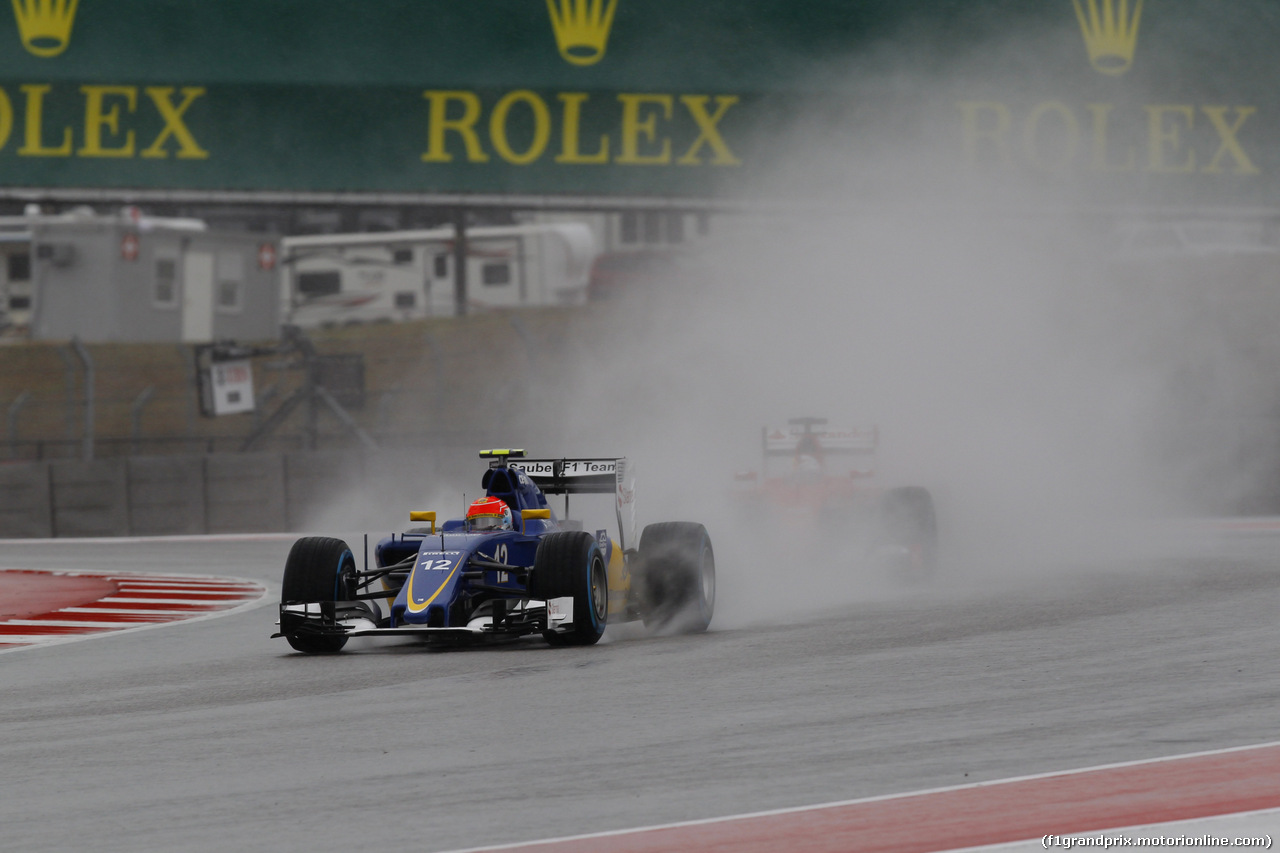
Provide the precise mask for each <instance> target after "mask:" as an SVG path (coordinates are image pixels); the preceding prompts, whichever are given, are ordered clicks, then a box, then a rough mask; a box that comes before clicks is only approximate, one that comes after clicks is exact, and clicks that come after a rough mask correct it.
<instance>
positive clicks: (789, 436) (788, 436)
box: [761, 418, 880, 457]
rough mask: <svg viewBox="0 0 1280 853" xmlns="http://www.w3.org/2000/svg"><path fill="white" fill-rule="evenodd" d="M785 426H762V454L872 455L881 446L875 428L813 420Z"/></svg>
mask: <svg viewBox="0 0 1280 853" xmlns="http://www.w3.org/2000/svg"><path fill="white" fill-rule="evenodd" d="M797 421H800V422H799V423H797V422H796V421H793V422H792V423H791V424H789V425H788V426H786V427H764V429H762V430H761V442H762V445H763V448H764V455H765V456H766V457H768V456H795V455H797V454H800V453H810V454H813V455H822V456H833V455H849V456H853V455H859V454H874V453H875V452H876V450H877V449H878V447H879V445H880V430H879V429H878V428H877V427H874V426H870V427H833V426H827V425H826V422H825V421H818V419H816V418H802V419H797Z"/></svg>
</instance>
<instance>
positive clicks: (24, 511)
mask: <svg viewBox="0 0 1280 853" xmlns="http://www.w3.org/2000/svg"><path fill="white" fill-rule="evenodd" d="M52 535H53V503H52V501H51V496H50V493H49V463H48V462H25V463H18V464H12V465H0V538H3V539H26V538H36V539H45V538H48V537H50V536H52Z"/></svg>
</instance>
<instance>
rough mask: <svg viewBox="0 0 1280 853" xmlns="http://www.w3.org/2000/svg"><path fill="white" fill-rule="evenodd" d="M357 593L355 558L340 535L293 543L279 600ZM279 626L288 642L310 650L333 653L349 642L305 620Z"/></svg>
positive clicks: (312, 599)
mask: <svg viewBox="0 0 1280 853" xmlns="http://www.w3.org/2000/svg"><path fill="white" fill-rule="evenodd" d="M355 593H356V558H355V556H354V555H352V553H351V548H350V547H348V545H347V543H346V542H343V541H342V540H341V539H332V538H330V537H327V536H307V537H304V538H302V539H299V540H298V541H297V542H295V543H293V548H292V549H290V551H289V557H288V559H286V560H285V563H284V581H283V582H282V583H281V585H280V604H281V605H285V604H301V603H314V602H336V601H352V600H354V599H355ZM280 618H281V625H280V629H281V631H283V632H284V635H285V639H286V640H288V641H289V645H291V646H293V647H294V648H295V649H297V650H298V651H300V652H306V653H307V654H333V653H334V652H338V651H341V650H342V647H343V646H345V645H346V644H347V638H346V636H345V635H344V634H339V633H329V632H323V631H317V630H316V629H315V628H313V627H310V626H309V625H308V624H307V623H306V622H305V621H303V622H297V623H294V624H292V625H286V623H285V620H286V615H285V614H284V613H283V612H282V613H281V617H280Z"/></svg>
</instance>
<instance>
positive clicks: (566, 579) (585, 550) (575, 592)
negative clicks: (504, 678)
mask: <svg viewBox="0 0 1280 853" xmlns="http://www.w3.org/2000/svg"><path fill="white" fill-rule="evenodd" d="M532 580H533V584H532V588H531V590H530V591H531V593H532V594H534V595H536V596H537V597H538V598H543V599H551V598H565V597H571V598H573V628H572V629H571V630H569V631H567V632H563V633H561V632H557V631H543V632H542V636H543V638H544V639H546V641H547V642H548V643H550V644H551V645H553V646H590V645H593V644H595V643H597V642H599V640H600V637H601V635H603V634H604V629H605V625H606V623H607V622H608V621H609V575H608V572H607V571H606V570H605V564H604V556H603V555H602V554H601V553H600V546H599V545H598V544H596V540H595V538H594V537H592V535H591V534H590V533H586V532H585V531H581V530H565V531H558V532H556V533H548V534H547V535H546V536H544V537H542V540H541V541H540V542H539V543H538V553H537V555H536V556H535V557H534V561H533V579H532Z"/></svg>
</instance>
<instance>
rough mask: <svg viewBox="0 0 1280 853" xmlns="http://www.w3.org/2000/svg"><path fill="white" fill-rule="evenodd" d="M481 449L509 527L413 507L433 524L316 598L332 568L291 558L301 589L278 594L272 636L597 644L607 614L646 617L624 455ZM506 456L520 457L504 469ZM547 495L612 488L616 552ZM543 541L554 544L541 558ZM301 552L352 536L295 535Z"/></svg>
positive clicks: (335, 643)
mask: <svg viewBox="0 0 1280 853" xmlns="http://www.w3.org/2000/svg"><path fill="white" fill-rule="evenodd" d="M480 455H481V457H482V458H488V459H489V467H488V470H486V471H485V473H484V477H483V479H482V480H481V486H482V488H483V489H484V494H485V496H486V497H494V498H499V499H501V500H502V501H504V502H505V503H506V504H507V506H508V507H509V508H510V510H511V520H512V529H510V530H494V531H484V532H481V531H472V530H470V529H468V527H467V524H466V522H465V520H464V519H454V520H450V521H446V522H444V523H443V524H442V525H440V526H439V527H438V528H437V527H436V525H435V521H434V519H435V514H434V513H413V514H412V515H411V517H416V518H418V519H428V520H429V522H430V526H428V527H418V528H414V529H410V530H408V531H406V532H405V533H397V534H392V535H390V536H386V537H384V538H382V539H381V540H379V541H378V542H377V544H376V545H375V546H374V563H375V565H374V566H366V567H365V568H364V569H363V570H361V569H358V568H357V567H356V566H354V565H349V567H348V568H347V569H340V572H339V577H338V578H337V580H336V581H335V584H336V586H335V591H334V593H333V596H334V598H333V600H324V599H322V600H318V601H317V600H315V599H316V596H322V595H323V593H321V592H319V590H320V589H321V587H322V586H324V583H322V582H320V581H318V580H317V578H318V577H319V575H320V574H323V572H324V571H330V572H331V571H332V570H331V569H329V568H328V566H327V564H325V565H324V566H321V565H320V564H319V563H318V562H310V563H308V562H307V560H310V559H311V557H307V558H305V559H302V558H300V559H301V562H296V563H289V564H287V565H286V572H285V574H286V584H285V586H286V587H289V586H290V585H291V589H292V590H293V592H292V594H289V593H286V592H282V595H281V606H280V629H281V630H280V633H278V634H276V635H275V636H283V637H287V638H289V642H290V644H291V645H293V646H294V648H295V649H298V650H300V651H307V652H330V651H336V650H338V649H340V648H341V647H342V643H343V642H345V638H346V637H352V636H371V635H387V634H391V635H397V634H398V635H415V636H418V637H421V638H423V639H428V638H436V639H450V638H452V639H467V638H474V637H479V636H506V637H518V636H522V635H526V634H532V633H541V634H542V635H543V636H544V637H545V638H546V639H547V641H548V642H553V643H556V642H562V643H583V642H586V643H594V642H596V640H598V639H599V636H600V634H601V633H603V630H604V624H605V622H606V620H607V617H608V615H609V614H610V613H613V614H615V615H616V616H617V617H618V618H620V619H623V620H624V621H626V620H630V619H638V618H641V617H640V613H639V610H638V603H637V601H636V600H635V598H634V596H633V595H632V593H631V588H630V583H629V574H628V570H627V568H626V565H625V555H626V553H627V551H626V544H625V543H626V541H627V536H626V531H627V530H629V529H630V528H628V527H626V526H625V525H624V516H623V513H622V509H621V508H622V507H624V506H627V507H628V508H629V507H630V496H631V494H632V492H631V488H630V485H629V482H630V481H629V480H628V479H626V476H625V474H626V471H627V469H626V460H625V459H621V458H620V459H603V460H601V459H555V460H523V455H524V454H523V451H518V450H493V451H482V452H481V454H480ZM509 458H518V459H521V460H522V461H521V462H520V463H518V464H508V459H509ZM548 494H552V495H564V496H565V501H566V503H565V507H566V510H567V507H568V503H567V501H568V496H569V495H570V494H613V495H615V496H616V502H617V512H618V518H619V546H620V547H615V545H614V542H613V540H612V539H611V538H610V536H609V531H608V530H598V531H596V532H595V537H594V541H592V537H585V536H584V535H583V534H581V533H578V532H575V531H579V530H581V528H580V526H578V525H576V524H574V523H571V522H570V523H566V522H562V521H561V520H560V519H558V518H557V517H556V514H555V512H554V511H553V510H552V508H551V506H550V505H549V504H548V502H547V495H548ZM552 534H555V536H552ZM548 537H551V538H548ZM544 547H546V548H547V549H549V550H546V551H545V552H544V553H543V554H542V557H541V558H540V557H539V553H540V550H541V549H542V548H544ZM298 548H302V551H300V552H299V553H302V554H319V555H326V554H328V550H329V549H342V550H343V552H344V553H348V552H349V549H347V548H346V543H345V542H341V541H340V540H336V539H331V538H327V537H307V538H305V539H302V540H299V542H298V543H297V544H295V549H294V550H295V551H297V550H298ZM575 549H577V550H575ZM293 553H294V552H291V556H290V560H291V561H292V560H293V559H294V557H293ZM326 559H327V558H326ZM290 566H293V568H292V569H290ZM291 571H292V572H293V574H292V575H291V574H290V572H291ZM309 573H310V574H309ZM326 577H327V576H326ZM290 578H292V580H290ZM611 585H612V587H613V588H612V589H611ZM575 617H576V618H575Z"/></svg>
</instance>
